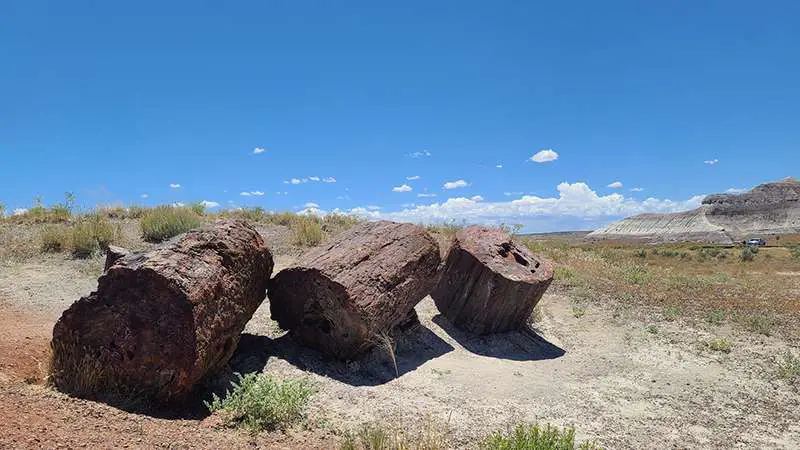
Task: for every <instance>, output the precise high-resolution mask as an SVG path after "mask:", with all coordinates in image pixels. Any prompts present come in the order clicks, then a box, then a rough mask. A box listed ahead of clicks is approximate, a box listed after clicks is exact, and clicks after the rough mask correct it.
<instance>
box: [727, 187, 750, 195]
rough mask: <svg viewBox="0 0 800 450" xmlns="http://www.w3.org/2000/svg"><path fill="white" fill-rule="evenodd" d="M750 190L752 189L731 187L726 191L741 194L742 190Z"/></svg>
mask: <svg viewBox="0 0 800 450" xmlns="http://www.w3.org/2000/svg"><path fill="white" fill-rule="evenodd" d="M749 190H750V189H742V188H730V189H728V190H726V191H725V192H726V193H728V194H741V193H742V192H747V191H749Z"/></svg>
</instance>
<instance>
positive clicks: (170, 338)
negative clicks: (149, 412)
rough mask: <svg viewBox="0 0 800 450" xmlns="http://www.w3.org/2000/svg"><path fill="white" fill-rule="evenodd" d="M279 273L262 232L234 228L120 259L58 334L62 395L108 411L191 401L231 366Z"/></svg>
mask: <svg viewBox="0 0 800 450" xmlns="http://www.w3.org/2000/svg"><path fill="white" fill-rule="evenodd" d="M272 267H273V262H272V255H271V254H270V251H269V249H268V248H267V247H266V245H265V244H264V240H263V239H262V238H261V236H260V235H259V234H258V232H256V230H254V229H253V228H252V227H251V226H249V225H247V224H245V223H244V222H240V221H230V220H220V221H217V222H216V223H215V224H214V225H212V226H209V227H206V228H203V229H199V230H194V231H190V232H188V233H186V234H183V235H181V236H179V237H176V238H174V239H173V240H171V241H168V242H166V243H164V244H162V245H160V246H159V247H157V248H155V249H153V250H151V251H148V252H146V253H132V254H129V255H126V256H122V257H120V258H119V259H117V260H116V261H115V262H114V263H113V264H112V265H111V267H109V269H108V271H107V272H106V273H104V274H103V275H102V276H101V277H100V278H99V280H98V287H97V291H96V292H93V293H92V294H90V295H89V296H88V297H84V298H81V299H80V300H78V301H77V302H75V303H74V304H73V305H72V306H71V307H70V308H69V309H67V310H66V311H65V312H64V313H63V315H62V316H61V318H60V319H59V320H58V322H57V323H56V325H55V327H54V329H53V342H52V349H53V366H52V373H51V375H52V379H53V381H54V383H55V385H56V387H58V388H59V389H61V390H63V391H66V392H69V393H72V394H74V395H78V396H81V397H88V398H100V399H104V400H108V401H128V400H130V399H132V398H146V399H148V400H155V401H159V402H172V401H181V400H183V399H184V398H185V396H186V394H188V393H189V392H190V391H191V390H192V388H193V387H194V386H195V385H196V384H197V383H198V382H200V381H201V380H202V379H203V378H204V377H206V376H207V375H211V374H213V373H214V372H216V371H217V370H218V369H220V368H221V367H222V366H224V364H226V363H227V361H228V360H229V359H230V357H231V355H232V354H233V351H234V350H235V349H236V346H237V344H238V342H239V335H240V333H241V332H242V329H243V328H244V326H245V324H246V323H247V321H248V320H250V318H251V317H252V315H253V313H254V312H255V310H256V308H258V306H259V305H260V304H261V302H262V301H263V300H264V298H265V296H266V287H267V282H268V280H269V276H270V274H271V272H272Z"/></svg>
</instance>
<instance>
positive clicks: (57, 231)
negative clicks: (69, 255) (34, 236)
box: [41, 225, 70, 253]
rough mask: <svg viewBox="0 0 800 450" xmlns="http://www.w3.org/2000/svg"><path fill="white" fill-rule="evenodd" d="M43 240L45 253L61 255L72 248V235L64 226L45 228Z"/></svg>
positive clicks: (42, 235) (43, 229) (42, 234)
mask: <svg viewBox="0 0 800 450" xmlns="http://www.w3.org/2000/svg"><path fill="white" fill-rule="evenodd" d="M41 239H42V247H41V249H42V252H43V253H59V252H63V251H66V250H67V249H68V248H69V247H70V233H69V230H68V229H67V228H65V227H63V226H58V225H49V226H45V227H44V228H42V232H41Z"/></svg>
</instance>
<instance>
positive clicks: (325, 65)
mask: <svg viewBox="0 0 800 450" xmlns="http://www.w3.org/2000/svg"><path fill="white" fill-rule="evenodd" d="M235 3H236V4H235V5H230V4H222V3H219V2H216V3H212V2H178V1H174V2H147V1H139V2H84V1H76V2H55V1H51V2H38V1H30V2H22V1H20V2H3V3H2V4H0V61H2V65H1V66H0V201H2V202H3V203H5V204H6V206H7V208H8V209H10V210H13V209H15V208H23V207H26V206H29V205H30V204H31V203H32V199H33V198H34V197H35V196H41V197H43V198H44V201H45V202H46V203H54V202H57V201H61V199H62V198H63V193H64V192H65V191H72V192H75V193H77V195H78V201H79V203H80V205H81V206H82V207H84V208H90V207H94V206H96V205H98V204H114V203H124V204H133V203H135V204H144V205H153V204H160V203H174V202H190V201H203V200H205V201H207V202H213V203H218V204H219V205H220V206H219V208H223V207H240V206H263V207H264V208H266V209H268V210H294V211H299V210H303V209H306V208H307V207H311V208H312V209H319V210H320V211H325V212H330V211H334V210H339V211H354V212H356V213H360V214H364V215H368V216H371V217H385V218H391V219H401V220H411V221H429V220H442V219H447V218H454V219H456V220H466V221H470V222H473V221H475V222H494V223H498V222H507V223H523V224H525V225H526V226H527V229H528V230H530V231H547V230H560V229H587V228H592V227H595V226H598V225H601V224H604V223H607V222H609V221H612V220H614V219H616V218H619V217H620V216H624V215H629V214H635V213H637V212H644V211H669V210H676V209H682V208H688V207H693V206H694V205H696V204H697V202H698V201H699V199H700V198H701V197H699V196H701V195H702V194H708V193H713V192H721V191H725V190H727V189H730V188H747V187H751V186H753V185H755V184H758V183H761V182H764V181H769V180H774V179H779V178H783V177H786V176H790V175H797V167H798V163H799V162H800V156H799V155H800V152H799V151H798V142H800V122H798V121H799V120H800V119H799V118H800V106H798V105H800V53H798V48H800V27H798V26H797V25H798V23H800V4H798V3H797V2H789V1H771V2H742V1H704V2H696V1H674V2H658V3H656V2H640V1H629V2H593V1H586V2H580V1H575V2H530V1H513V2H511V1H493V2H488V1H483V2H475V1H436V2H424V1H404V2H380V1H379V2H375V1H348V2H334V1H269V2H235ZM256 148H258V149H264V151H263V152H261V153H258V154H255V153H254V150H255V149H256ZM543 150H551V151H552V152H554V153H555V154H557V155H558V158H557V159H555V160H550V161H546V162H535V161H532V160H531V158H532V157H533V156H534V155H535V154H537V153H539V152H541V151H543ZM544 154H545V155H550V156H551V158H550V159H552V156H553V154H551V153H549V152H545V153H544ZM538 159H541V158H538ZM544 159H548V158H544ZM706 162H713V164H712V163H706ZM498 166H502V167H498ZM409 177H419V178H418V179H408V178H409ZM316 178H318V179H319V181H316ZM292 179H295V180H297V181H295V183H297V184H292ZM323 179H326V180H327V181H329V182H323ZM333 180H335V182H332V181H333ZM459 180H463V182H459ZM617 181H618V182H620V183H621V185H622V186H621V187H616V188H615V187H609V185H611V186H616V185H613V184H612V183H614V182H617ZM447 183H450V184H447ZM171 185H173V186H175V185H180V187H170V186H171ZM462 185H463V186H462ZM446 186H447V187H453V188H452V189H446V188H445V187H446ZM632 189H636V190H635V191H634V190H632ZM242 193H247V194H250V195H241V194H242ZM261 194H263V195H261ZM143 196H146V198H143ZM213 203H210V204H213Z"/></svg>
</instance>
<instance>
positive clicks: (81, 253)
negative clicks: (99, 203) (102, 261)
mask: <svg viewBox="0 0 800 450" xmlns="http://www.w3.org/2000/svg"><path fill="white" fill-rule="evenodd" d="M121 235H122V231H121V229H120V227H119V226H118V225H114V224H112V223H111V222H110V221H109V220H108V219H107V218H106V217H105V216H101V215H100V214H90V215H87V216H84V217H82V218H80V220H79V221H78V222H76V223H74V224H73V225H71V226H68V227H67V226H63V225H48V226H45V227H44V228H42V231H41V235H40V237H41V241H42V245H41V251H42V252H44V253H58V252H65V251H70V252H72V255H73V256H74V257H76V258H88V257H91V256H92V255H94V254H95V253H97V252H98V251H100V250H103V249H106V248H108V246H109V245H110V244H113V243H114V242H116V241H118V240H119V239H120V237H121Z"/></svg>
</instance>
